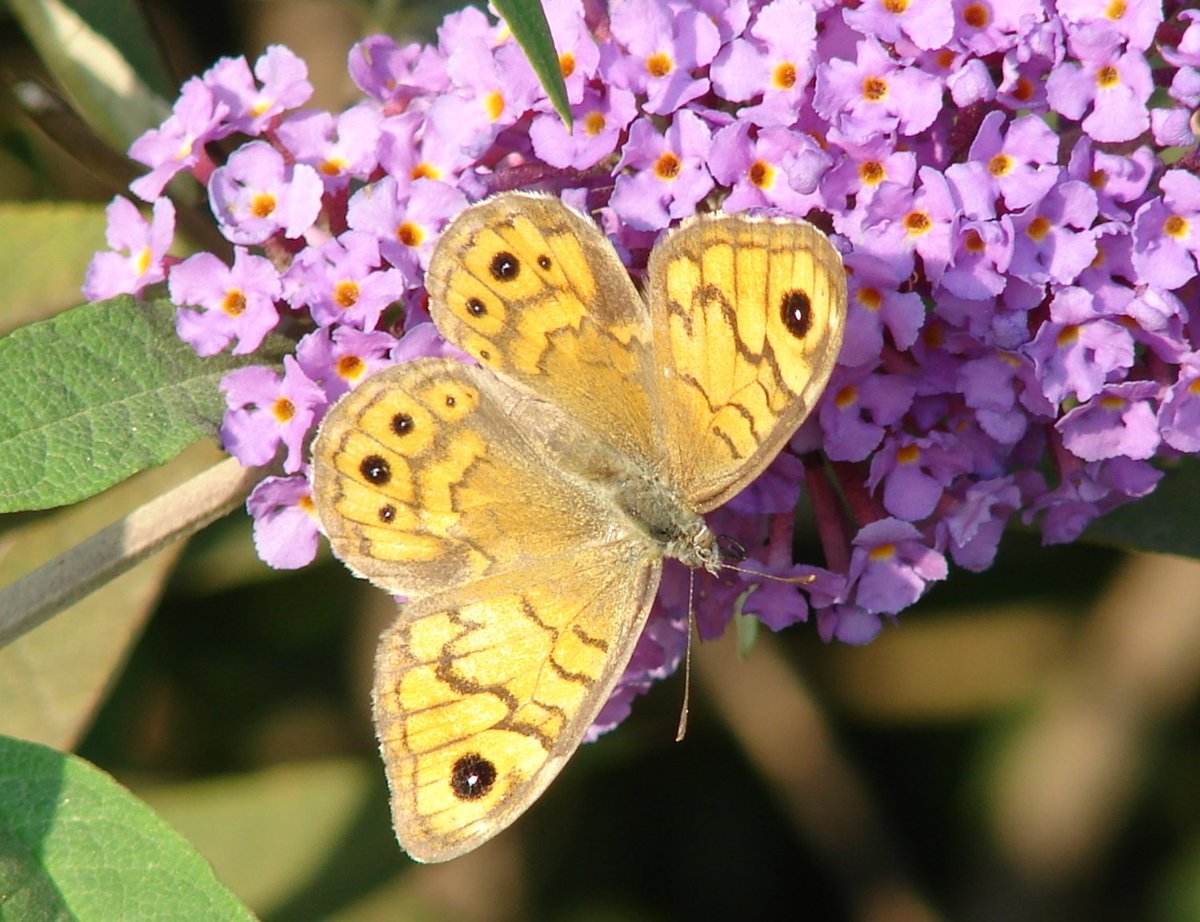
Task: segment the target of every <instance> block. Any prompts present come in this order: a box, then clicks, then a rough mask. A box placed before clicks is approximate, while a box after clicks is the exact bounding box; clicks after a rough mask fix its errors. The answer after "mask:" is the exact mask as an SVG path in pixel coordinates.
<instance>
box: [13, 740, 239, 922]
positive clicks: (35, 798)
mask: <svg viewBox="0 0 1200 922" xmlns="http://www.w3.org/2000/svg"><path fill="white" fill-rule="evenodd" d="M0 915H2V916H3V917H4V918H6V919H64V920H67V919H71V920H75V919H80V920H82V919H190V920H195V922H204V920H207V919H213V920H221V922H233V920H239V919H253V918H254V916H253V915H252V914H251V912H250V910H248V909H247V908H246V907H245V906H244V905H243V904H242V903H240V902H239V901H238V900H237V898H236V897H235V896H234V895H233V894H232V893H230V892H229V890H227V889H226V888H225V887H224V886H223V885H222V884H221V883H220V882H219V881H218V880H217V878H216V876H215V875H214V874H213V870H212V867H211V866H210V865H209V864H208V862H207V861H205V860H204V858H202V857H201V856H200V855H199V854H198V853H197V852H196V850H195V849H193V848H192V846H191V845H189V844H188V843H187V842H186V841H185V840H184V839H183V838H181V837H180V836H179V834H178V833H176V832H175V831H174V830H173V829H171V827H169V826H168V825H167V824H166V823H165V822H163V821H162V820H161V819H159V818H158V817H157V816H156V815H155V814H154V812H153V811H152V810H151V809H150V808H149V807H147V806H146V805H145V804H144V803H142V802H141V801H140V800H138V799H137V798H136V797H134V796H133V795H132V794H130V793H129V792H128V791H127V790H125V789H124V788H123V787H121V786H120V785H119V784H117V782H116V781H114V780H113V779H112V778H110V777H109V776H108V775H106V774H105V773H104V772H102V771H100V770H99V769H97V768H95V767H93V766H92V765H89V764H88V763H87V762H84V761H83V760H82V759H78V758H76V757H74V756H70V755H65V754H64V753H61V752H56V751H55V750H53V749H48V748H46V747H45V746H40V745H38V744H36V743H28V742H25V741H23V740H16V739H12V738H11V737H0Z"/></svg>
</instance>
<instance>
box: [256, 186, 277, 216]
mask: <svg viewBox="0 0 1200 922" xmlns="http://www.w3.org/2000/svg"><path fill="white" fill-rule="evenodd" d="M274 211H275V196H273V195H272V194H271V193H270V192H260V193H258V194H257V195H256V196H254V198H253V199H251V200H250V213H251V214H252V215H254V217H256V218H269V217H271V215H272V213H273V212H274Z"/></svg>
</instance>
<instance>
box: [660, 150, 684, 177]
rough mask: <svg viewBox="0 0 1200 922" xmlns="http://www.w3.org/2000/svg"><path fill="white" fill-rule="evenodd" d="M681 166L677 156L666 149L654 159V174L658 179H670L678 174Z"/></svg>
mask: <svg viewBox="0 0 1200 922" xmlns="http://www.w3.org/2000/svg"><path fill="white" fill-rule="evenodd" d="M682 166H683V164H682V163H680V161H679V158H678V157H676V156H675V155H674V154H673V153H671V152H670V151H666V152H665V153H663V154H662V155H661V156H660V157H659V158H658V159H657V160H656V161H654V174H655V175H656V176H657V177H658V178H659V179H666V180H671V179H674V178H675V177H676V176H678V175H679V170H680V169H681V168H682Z"/></svg>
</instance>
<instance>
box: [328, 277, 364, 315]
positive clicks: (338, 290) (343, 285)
mask: <svg viewBox="0 0 1200 922" xmlns="http://www.w3.org/2000/svg"><path fill="white" fill-rule="evenodd" d="M358 294H359V291H358V282H350V281H347V282H338V283H337V285H335V286H334V289H333V300H334V301H335V302H336V303H337V306H338V307H340V308H341V309H342V310H349V309H350V308H352V307H354V305H355V304H357V303H358Z"/></svg>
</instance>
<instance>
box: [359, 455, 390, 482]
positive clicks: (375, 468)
mask: <svg viewBox="0 0 1200 922" xmlns="http://www.w3.org/2000/svg"><path fill="white" fill-rule="evenodd" d="M358 470H359V473H361V474H362V475H363V478H364V479H365V480H366V481H367V483H373V484H375V486H377V487H382V486H383V485H384V484H386V483H387V482H388V481H389V480H391V479H392V467H391V465H390V464H388V463H387V461H386V460H384V459H383V458H381V457H379V455H367V456H366V457H365V458H363V459H362V462H361V463H360V464H359V465H358Z"/></svg>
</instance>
